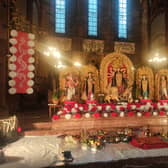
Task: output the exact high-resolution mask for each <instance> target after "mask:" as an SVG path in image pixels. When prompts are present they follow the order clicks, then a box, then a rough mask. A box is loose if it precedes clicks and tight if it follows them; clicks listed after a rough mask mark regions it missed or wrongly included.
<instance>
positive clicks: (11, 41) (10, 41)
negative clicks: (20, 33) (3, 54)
mask: <svg viewBox="0 0 168 168" xmlns="http://www.w3.org/2000/svg"><path fill="white" fill-rule="evenodd" d="M17 42H18V41H17V40H16V39H15V38H11V39H9V43H11V44H12V45H15V44H17Z"/></svg>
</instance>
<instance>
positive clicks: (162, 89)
mask: <svg viewBox="0 0 168 168" xmlns="http://www.w3.org/2000/svg"><path fill="white" fill-rule="evenodd" d="M160 98H161V99H167V98H168V95H167V77H166V76H164V75H162V76H161V78H160Z"/></svg>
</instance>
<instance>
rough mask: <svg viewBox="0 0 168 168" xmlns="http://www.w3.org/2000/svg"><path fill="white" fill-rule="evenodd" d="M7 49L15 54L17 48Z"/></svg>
mask: <svg viewBox="0 0 168 168" xmlns="http://www.w3.org/2000/svg"><path fill="white" fill-rule="evenodd" d="M9 51H10V53H12V54H15V53H16V52H17V48H16V47H10V48H9Z"/></svg>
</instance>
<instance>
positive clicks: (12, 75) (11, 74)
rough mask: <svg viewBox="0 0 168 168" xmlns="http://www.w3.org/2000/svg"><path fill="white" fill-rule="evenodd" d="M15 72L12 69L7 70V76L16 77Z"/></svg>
mask: <svg viewBox="0 0 168 168" xmlns="http://www.w3.org/2000/svg"><path fill="white" fill-rule="evenodd" d="M16 75H17V74H16V72H14V71H11V72H9V77H11V78H14V77H16Z"/></svg>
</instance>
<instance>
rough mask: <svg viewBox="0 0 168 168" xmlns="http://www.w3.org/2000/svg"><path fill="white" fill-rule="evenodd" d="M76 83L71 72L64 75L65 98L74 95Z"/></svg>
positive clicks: (70, 97) (70, 98) (69, 98)
mask: <svg viewBox="0 0 168 168" xmlns="http://www.w3.org/2000/svg"><path fill="white" fill-rule="evenodd" d="M78 83H79V82H78V80H77V79H74V78H73V76H72V73H69V74H68V75H67V76H66V82H65V89H66V96H67V98H66V99H67V100H72V98H73V96H75V88H76V87H77V85H78Z"/></svg>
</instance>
